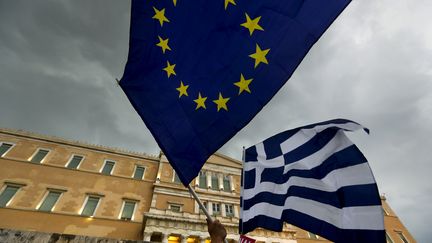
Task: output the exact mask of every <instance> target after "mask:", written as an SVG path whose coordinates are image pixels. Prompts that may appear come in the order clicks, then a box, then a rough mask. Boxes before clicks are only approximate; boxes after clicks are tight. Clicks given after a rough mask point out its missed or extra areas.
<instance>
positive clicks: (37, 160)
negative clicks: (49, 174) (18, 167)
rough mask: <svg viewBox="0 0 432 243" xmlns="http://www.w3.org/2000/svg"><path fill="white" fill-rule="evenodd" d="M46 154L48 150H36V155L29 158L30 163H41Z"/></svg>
mask: <svg viewBox="0 0 432 243" xmlns="http://www.w3.org/2000/svg"><path fill="white" fill-rule="evenodd" d="M48 153H49V150H46V149H38V151H37V152H36V154H35V155H33V157H32V158H31V160H30V162H32V163H36V164H39V163H42V162H43V160H44V159H45V157H46V156H47V154H48Z"/></svg>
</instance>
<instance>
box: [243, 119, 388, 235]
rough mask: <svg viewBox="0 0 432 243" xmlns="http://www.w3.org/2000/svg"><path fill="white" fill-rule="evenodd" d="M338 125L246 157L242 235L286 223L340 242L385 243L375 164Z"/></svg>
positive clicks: (274, 141) (348, 127) (312, 129)
mask: <svg viewBox="0 0 432 243" xmlns="http://www.w3.org/2000/svg"><path fill="white" fill-rule="evenodd" d="M358 129H364V130H365V131H366V132H368V133H369V130H367V129H366V128H363V127H362V126H361V125H359V124H358V123H356V122H353V121H349V120H345V119H336V120H330V121H326V122H321V123H317V124H312V125H308V126H304V127H300V128H296V129H292V130H288V131H285V132H282V133H279V134H277V135H275V136H273V137H270V138H268V139H266V140H264V141H263V142H262V143H259V144H257V145H255V146H252V147H250V148H248V149H247V150H246V151H245V162H244V167H243V180H242V191H241V199H240V201H241V203H240V206H241V213H240V223H239V230H240V233H242V234H245V233H247V232H250V231H252V230H254V229H255V228H257V227H262V228H265V229H269V230H273V231H282V227H283V223H284V222H288V223H290V224H293V225H296V226H298V227H300V228H303V229H305V230H307V231H309V232H312V233H315V234H317V235H320V236H323V237H325V238H327V239H328V240H331V241H334V242H340V243H342V242H343V243H345V242H350V243H361V242H368V243H385V242H386V240H385V231H384V216H383V210H382V206H381V198H380V195H379V192H378V187H377V185H376V182H375V179H374V176H373V174H372V171H371V169H370V167H369V164H368V162H367V160H366V158H365V157H364V156H363V154H362V153H361V152H360V150H359V149H358V148H357V146H355V145H354V144H353V143H352V142H351V141H350V140H349V139H348V137H346V135H345V133H344V131H354V130H358Z"/></svg>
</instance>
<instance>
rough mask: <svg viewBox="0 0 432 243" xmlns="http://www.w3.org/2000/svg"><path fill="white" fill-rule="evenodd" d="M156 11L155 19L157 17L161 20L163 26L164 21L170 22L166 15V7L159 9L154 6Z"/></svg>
mask: <svg viewBox="0 0 432 243" xmlns="http://www.w3.org/2000/svg"><path fill="white" fill-rule="evenodd" d="M153 9H154V11H155V15H154V16H153V19H157V20H159V23H160V25H161V26H163V23H164V22H170V21H169V20H168V19H167V18H166V17H165V9H164V8H163V9H162V10H159V9H157V8H155V7H153Z"/></svg>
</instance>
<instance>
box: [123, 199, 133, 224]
mask: <svg viewBox="0 0 432 243" xmlns="http://www.w3.org/2000/svg"><path fill="white" fill-rule="evenodd" d="M135 204H136V202H132V201H123V210H122V213H121V215H120V219H123V220H132V219H133V215H134V212H135Z"/></svg>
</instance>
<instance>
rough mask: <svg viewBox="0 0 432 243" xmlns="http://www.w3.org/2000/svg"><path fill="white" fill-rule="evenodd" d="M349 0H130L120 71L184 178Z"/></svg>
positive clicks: (279, 81) (253, 109)
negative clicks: (126, 47)
mask: <svg viewBox="0 0 432 243" xmlns="http://www.w3.org/2000/svg"><path fill="white" fill-rule="evenodd" d="M349 2H350V0H326V1H323V0H255V1H247V0H214V1H208V0H194V1H188V0H158V1H156V0H132V14H131V29H130V43H129V45H130V46H129V56H128V61H127V64H126V67H125V71H124V75H123V77H122V79H121V81H120V86H121V87H122V88H123V90H124V92H125V93H126V95H127V97H128V98H129V100H130V102H131V103H132V105H133V106H134V108H135V109H136V110H137V112H138V113H139V115H140V116H141V118H142V119H143V120H144V122H145V124H146V125H147V127H148V128H149V130H150V131H151V133H152V134H153V136H154V137H155V139H156V141H157V143H158V145H159V146H160V148H161V149H162V151H163V152H164V153H165V155H166V156H167V158H168V160H169V162H170V163H171V165H172V166H173V168H174V169H175V170H176V172H177V174H178V176H179V178H180V180H181V181H182V183H183V184H184V185H188V184H189V183H190V182H191V181H192V180H193V179H194V178H195V177H196V176H197V175H198V173H199V171H200V169H201V167H202V166H203V164H204V163H205V161H206V160H207V159H208V158H209V156H210V155H212V154H213V153H214V152H216V150H217V149H219V148H220V147H221V146H222V145H224V144H225V143H226V142H227V141H228V140H229V139H230V138H231V137H233V136H234V135H235V134H236V133H237V132H238V131H239V130H240V129H241V128H243V127H244V126H245V125H246V124H247V123H248V122H249V121H250V120H251V119H252V118H253V117H254V116H255V115H256V114H257V113H258V112H259V111H260V110H261V109H262V108H263V106H264V105H265V104H266V103H267V102H269V100H270V99H271V98H272V97H273V96H274V95H275V93H276V92H277V91H278V90H279V89H280V88H281V87H282V85H283V84H284V83H285V82H286V81H287V80H288V78H289V77H290V76H291V75H292V73H293V72H294V70H295V69H296V67H297V66H298V65H299V64H300V62H301V61H302V59H303V58H304V56H305V55H306V54H307V52H308V51H309V50H310V48H311V47H312V45H313V44H314V43H315V42H316V41H317V40H318V39H319V38H320V37H321V35H322V34H323V33H324V31H325V30H326V29H327V28H328V27H329V25H330V24H331V23H332V22H333V21H334V20H335V19H336V17H337V16H338V15H339V14H340V13H341V12H342V11H343V9H344V8H345V7H346V6H347V5H348V4H349Z"/></svg>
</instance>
